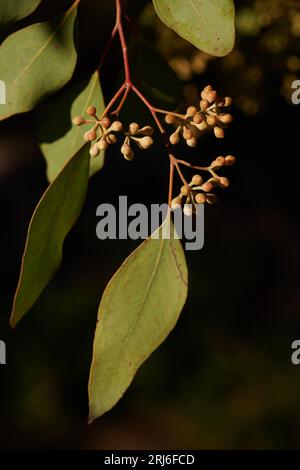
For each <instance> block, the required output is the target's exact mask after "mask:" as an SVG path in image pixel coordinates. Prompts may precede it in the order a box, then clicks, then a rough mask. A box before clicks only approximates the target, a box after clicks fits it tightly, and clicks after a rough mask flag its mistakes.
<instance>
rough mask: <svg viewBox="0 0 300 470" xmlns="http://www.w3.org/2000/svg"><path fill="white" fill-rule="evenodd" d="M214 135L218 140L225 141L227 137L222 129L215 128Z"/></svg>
mask: <svg viewBox="0 0 300 470" xmlns="http://www.w3.org/2000/svg"><path fill="white" fill-rule="evenodd" d="M214 133H215V136H216V137H217V139H223V138H224V136H225V132H224V130H223V129H221V128H220V127H215V128H214Z"/></svg>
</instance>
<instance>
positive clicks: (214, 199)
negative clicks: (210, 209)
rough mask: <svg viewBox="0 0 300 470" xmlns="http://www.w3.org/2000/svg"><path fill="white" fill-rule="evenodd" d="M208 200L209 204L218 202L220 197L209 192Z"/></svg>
mask: <svg viewBox="0 0 300 470" xmlns="http://www.w3.org/2000/svg"><path fill="white" fill-rule="evenodd" d="M206 201H207V202H208V204H216V203H217V202H218V198H217V196H216V195H215V194H207V196H206Z"/></svg>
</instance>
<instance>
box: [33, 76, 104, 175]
mask: <svg viewBox="0 0 300 470" xmlns="http://www.w3.org/2000/svg"><path fill="white" fill-rule="evenodd" d="M47 105H48V103H47ZM89 105H93V106H95V107H96V108H97V111H98V114H99V115H101V114H102V112H103V111H104V100H103V95H102V91H101V85H100V79H99V73H98V72H97V71H96V72H95V73H94V74H93V75H92V76H91V77H90V78H89V79H87V80H84V81H82V82H80V83H76V84H75V85H72V86H70V87H68V88H67V89H66V90H64V91H62V92H61V93H59V94H58V95H57V97H56V98H55V99H52V100H51V103H50V106H42V108H41V110H40V112H39V115H38V134H39V141H40V143H41V144H40V145H41V149H42V152H43V154H44V156H45V159H46V162H47V178H48V180H49V182H52V181H53V180H54V179H55V178H56V176H57V174H58V173H59V172H60V170H61V169H62V167H63V166H64V165H65V164H66V162H67V161H68V160H70V158H71V157H72V156H73V155H74V154H75V153H76V152H78V150H80V149H81V148H82V147H83V146H84V144H85V142H84V139H83V136H84V134H85V132H86V131H87V130H88V129H89V127H86V126H74V125H73V124H72V118H74V117H75V116H78V115H84V114H85V110H86V108H87V107H88V106H89ZM86 152H87V153H88V152H89V147H88V146H86ZM104 153H105V152H101V154H100V155H99V156H98V157H96V158H91V166H90V175H93V174H94V173H96V172H97V171H99V170H100V169H101V168H102V167H103V163H104Z"/></svg>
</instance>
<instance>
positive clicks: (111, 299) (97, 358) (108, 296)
mask: <svg viewBox="0 0 300 470" xmlns="http://www.w3.org/2000/svg"><path fill="white" fill-rule="evenodd" d="M168 230H171V232H173V224H172V222H171V217H170V216H168V217H167V218H166V220H165V222H164V223H163V225H162V226H161V227H160V228H159V229H158V231H157V232H156V234H158V235H159V239H153V238H149V239H148V240H146V241H145V242H144V243H142V245H140V246H139V247H138V248H137V249H136V250H135V251H134V252H133V253H132V254H131V255H130V256H129V258H127V260H126V261H125V262H124V264H123V265H122V266H121V268H120V269H119V270H118V271H117V272H116V274H115V275H114V276H113V278H112V279H111V281H110V282H109V284H108V286H107V287H106V289H105V292H104V294H103V297H102V300H101V303H100V307H99V312H98V323H97V327H96V333H95V340H94V354H93V362H92V367H91V373H90V381H89V401H90V418H89V419H90V422H92V421H93V420H95V419H96V418H97V417H99V416H101V415H103V414H104V413H105V412H106V411H108V410H110V409H111V408H112V407H113V406H114V405H115V404H116V403H117V402H118V400H119V399H120V398H121V397H122V395H123V394H124V392H125V391H126V389H127V388H128V386H129V385H130V383H131V381H132V379H133V377H134V375H135V373H136V372H137V370H138V368H139V367H140V366H141V364H142V363H143V362H144V361H145V360H146V359H147V358H148V357H149V356H150V354H151V353H152V352H153V351H154V350H155V349H156V348H157V347H158V346H159V345H160V344H161V343H162V342H163V341H164V340H165V338H166V337H167V336H168V334H169V333H170V331H171V330H172V329H173V328H174V326H175V324H176V322H177V320H178V317H179V315H180V312H181V310H182V308H183V306H184V303H185V300H186V296H187V267H186V263H185V256H184V252H183V248H182V246H181V242H180V240H178V239H176V238H175V237H174V232H173V235H172V237H169V239H164V238H163V235H164V234H166V233H168Z"/></svg>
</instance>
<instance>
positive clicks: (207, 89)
mask: <svg viewBox="0 0 300 470" xmlns="http://www.w3.org/2000/svg"><path fill="white" fill-rule="evenodd" d="M212 90H213V87H212V86H211V85H207V86H206V87H205V88H204V89H203V91H205V92H208V91H212Z"/></svg>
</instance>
